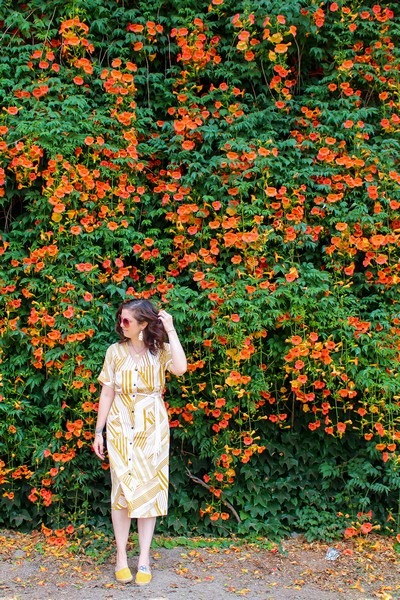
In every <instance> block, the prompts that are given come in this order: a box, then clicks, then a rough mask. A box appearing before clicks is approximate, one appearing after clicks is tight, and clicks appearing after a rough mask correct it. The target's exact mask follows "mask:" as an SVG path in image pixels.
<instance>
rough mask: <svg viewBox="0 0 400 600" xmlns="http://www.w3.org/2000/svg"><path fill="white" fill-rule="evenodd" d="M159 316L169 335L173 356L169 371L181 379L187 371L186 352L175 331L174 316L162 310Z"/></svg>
mask: <svg viewBox="0 0 400 600" xmlns="http://www.w3.org/2000/svg"><path fill="white" fill-rule="evenodd" d="M158 316H159V319H160V321H161V322H162V324H163V326H164V329H165V331H166V333H167V335H168V341H169V346H170V350H171V355H172V365H171V366H170V368H169V370H170V371H171V373H173V374H174V375H177V376H178V377H179V376H180V375H183V374H184V373H186V371H187V360H186V355H185V351H184V349H183V348H182V344H181V342H180V340H179V337H178V334H177V332H176V330H175V327H174V323H173V319H172V315H170V314H169V313H167V312H166V311H165V310H160V312H159V313H158Z"/></svg>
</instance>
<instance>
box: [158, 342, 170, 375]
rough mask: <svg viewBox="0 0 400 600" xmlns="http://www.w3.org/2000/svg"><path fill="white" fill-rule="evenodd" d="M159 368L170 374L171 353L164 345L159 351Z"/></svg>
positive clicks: (167, 345) (167, 346)
mask: <svg viewBox="0 0 400 600" xmlns="http://www.w3.org/2000/svg"><path fill="white" fill-rule="evenodd" d="M160 362H161V366H162V368H163V369H164V370H165V371H169V372H171V367H172V353H171V347H170V345H169V344H166V343H165V344H164V348H163V349H162V350H161V356H160Z"/></svg>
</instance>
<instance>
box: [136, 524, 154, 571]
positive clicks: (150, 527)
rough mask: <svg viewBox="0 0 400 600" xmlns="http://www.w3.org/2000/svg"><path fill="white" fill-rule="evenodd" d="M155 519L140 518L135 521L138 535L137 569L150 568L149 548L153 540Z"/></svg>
mask: <svg viewBox="0 0 400 600" xmlns="http://www.w3.org/2000/svg"><path fill="white" fill-rule="evenodd" d="M155 526H156V517H149V518H142V519H138V520H137V528H138V535H139V549H140V554H139V562H138V566H139V567H143V566H144V567H148V568H150V546H151V541H152V539H153V533H154V528H155Z"/></svg>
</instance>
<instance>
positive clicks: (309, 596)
mask: <svg viewBox="0 0 400 600" xmlns="http://www.w3.org/2000/svg"><path fill="white" fill-rule="evenodd" d="M393 541H394V540H389V539H387V538H379V537H374V538H368V539H362V540H361V539H358V540H349V541H345V542H340V543H336V544H333V545H332V547H333V548H335V549H336V550H337V551H338V552H339V555H338V557H337V558H336V559H335V560H328V559H327V558H326V554H327V551H328V550H329V548H330V546H328V545H327V544H324V543H311V544H310V543H307V542H305V541H304V539H303V538H302V537H298V538H295V539H289V540H287V541H284V542H282V544H281V546H279V547H273V548H272V549H268V550H267V549H265V548H261V547H259V546H257V545H253V544H251V545H245V546H243V545H237V546H235V545H233V544H232V545H231V546H229V547H218V546H215V545H210V547H206V548H196V549H193V548H187V547H173V548H168V549H167V548H155V549H154V550H153V552H152V569H153V581H152V582H151V584H150V585H148V586H146V587H138V586H136V585H135V584H134V583H130V584H125V585H122V584H118V583H116V582H115V581H114V578H113V573H114V565H113V559H112V558H111V559H110V560H109V561H108V562H106V563H105V564H101V565H99V564H98V562H97V561H95V560H93V559H89V558H88V557H87V556H86V555H85V554H82V553H76V552H74V553H71V552H70V551H69V550H68V549H66V548H62V549H58V548H57V549H56V548H48V549H46V548H45V549H43V544H38V543H37V539H36V540H34V543H33V542H32V536H27V535H22V534H17V533H15V532H8V531H6V532H5V531H3V532H2V531H0V600H20V599H26V600H64V599H68V600H95V599H96V600H125V599H128V598H129V599H131V598H133V599H134V598H141V599H143V600H220V599H222V600H224V599H227V600H228V599H231V600H233V599H234V598H235V597H238V596H239V597H240V596H243V597H245V598H249V599H252V600H338V599H342V598H343V599H345V600H353V599H357V600H361V599H362V600H370V599H371V600H373V599H375V598H381V599H382V600H397V599H400V564H399V558H400V555H399V554H398V553H396V552H395V550H394V548H393ZM130 556H131V558H130V567H131V568H132V570H133V571H134V569H135V567H136V562H135V550H134V548H133V549H132V551H131V552H130Z"/></svg>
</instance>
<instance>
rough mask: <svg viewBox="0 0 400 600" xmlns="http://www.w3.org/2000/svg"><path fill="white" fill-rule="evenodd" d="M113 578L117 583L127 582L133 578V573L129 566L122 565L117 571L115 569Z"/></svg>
mask: <svg viewBox="0 0 400 600" xmlns="http://www.w3.org/2000/svg"><path fill="white" fill-rule="evenodd" d="M115 579H116V580H117V581H118V582H119V583H129V582H130V581H132V579H133V575H132V573H131V570H130V568H129V567H124V568H123V569H120V570H119V571H115Z"/></svg>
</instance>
